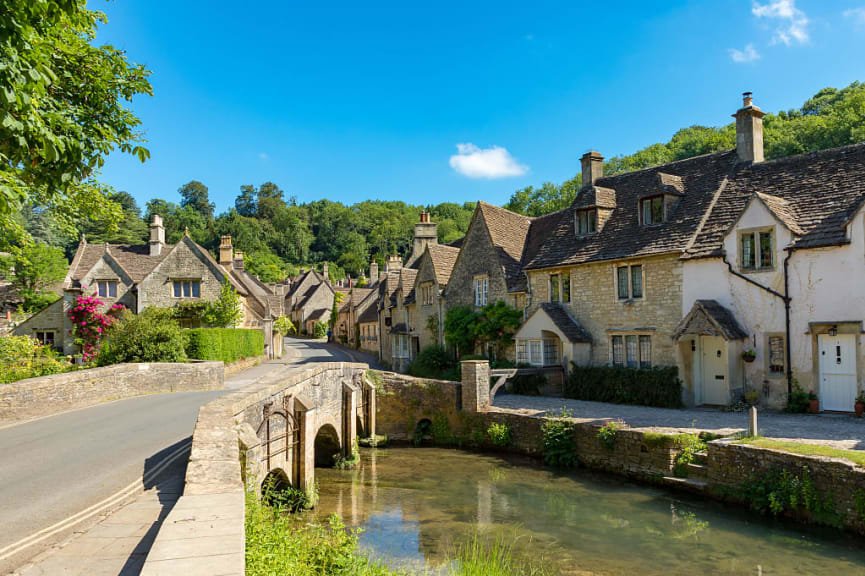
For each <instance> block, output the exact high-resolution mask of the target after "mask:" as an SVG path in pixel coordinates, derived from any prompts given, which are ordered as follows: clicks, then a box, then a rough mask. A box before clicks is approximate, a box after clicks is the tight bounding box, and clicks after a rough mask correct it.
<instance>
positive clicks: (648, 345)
mask: <svg viewBox="0 0 865 576" xmlns="http://www.w3.org/2000/svg"><path fill="white" fill-rule="evenodd" d="M651 365H652V337H651V336H640V368H649V367H650V366H651Z"/></svg>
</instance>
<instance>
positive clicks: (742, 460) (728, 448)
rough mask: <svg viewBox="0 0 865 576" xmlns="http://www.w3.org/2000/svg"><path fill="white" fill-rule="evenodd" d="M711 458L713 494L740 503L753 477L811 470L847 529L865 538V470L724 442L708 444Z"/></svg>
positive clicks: (835, 460) (832, 460)
mask: <svg viewBox="0 0 865 576" xmlns="http://www.w3.org/2000/svg"><path fill="white" fill-rule="evenodd" d="M708 456H709V460H708V470H709V473H708V480H709V483H710V485H711V486H712V488H713V491H714V492H715V493H716V494H717V495H719V496H722V497H728V498H732V499H734V500H735V499H738V498H737V496H736V489H738V488H740V487H741V486H742V485H743V484H744V483H746V482H748V481H749V479H751V478H752V477H755V476H761V475H764V474H766V473H768V472H771V471H775V470H786V471H788V472H790V473H791V474H796V475H800V476H801V474H802V469H803V468H804V467H807V468H808V475H809V476H810V478H811V480H812V481H813V483H814V488H815V490H816V491H817V492H818V493H820V494H822V495H824V496H825V495H829V496H830V497H831V500H832V502H833V503H834V505H835V509H836V511H837V512H838V513H839V514H841V515H842V517H843V520H842V521H843V523H844V525H845V526H846V527H848V528H850V529H853V530H856V531H858V532H860V533H863V534H865V517H863V516H860V514H859V513H858V512H857V510H856V498H857V495H861V496H860V497H861V498H863V499H865V468H863V467H861V466H856V465H855V464H853V463H852V462H849V461H847V460H841V459H838V458H826V457H820V456H802V455H798V454H791V453H789V452H781V451H779V450H770V449H767V448H758V447H755V446H750V445H748V444H736V443H733V442H730V441H728V440H724V439H722V440H716V441H714V442H710V443H709V444H708ZM725 489H726V490H725ZM799 519H800V520H805V521H808V520H809V518H808V517H807V515H805V516H802V515H799Z"/></svg>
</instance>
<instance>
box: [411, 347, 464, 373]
mask: <svg viewBox="0 0 865 576" xmlns="http://www.w3.org/2000/svg"><path fill="white" fill-rule="evenodd" d="M454 367H455V363H454V360H453V358H452V357H451V355H450V354H448V352H447V351H446V350H445V349H444V348H442V347H441V346H427V347H426V348H424V349H423V350H421V351H420V353H419V354H418V355H417V358H415V359H414V361H413V362H412V363H411V364H409V366H408V370H407V372H408V373H409V375H411V376H417V377H418V378H434V379H437V380H440V379H443V376H444V375H445V374H447V373H448V372H451V371H452V370H453V369H454Z"/></svg>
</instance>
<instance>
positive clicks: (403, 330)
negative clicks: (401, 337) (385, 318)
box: [390, 322, 408, 334]
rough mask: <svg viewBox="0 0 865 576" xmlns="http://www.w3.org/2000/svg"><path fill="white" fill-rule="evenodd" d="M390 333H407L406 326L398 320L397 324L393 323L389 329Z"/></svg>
mask: <svg viewBox="0 0 865 576" xmlns="http://www.w3.org/2000/svg"><path fill="white" fill-rule="evenodd" d="M390 333H391V334H408V326H406V325H405V323H404V322H400V323H399V324H395V325H394V327H393V328H391V329H390Z"/></svg>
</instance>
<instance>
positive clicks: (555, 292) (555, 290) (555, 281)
mask: <svg viewBox="0 0 865 576" xmlns="http://www.w3.org/2000/svg"><path fill="white" fill-rule="evenodd" d="M558 301H559V275H558V274H550V302H558Z"/></svg>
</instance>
